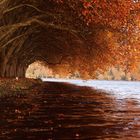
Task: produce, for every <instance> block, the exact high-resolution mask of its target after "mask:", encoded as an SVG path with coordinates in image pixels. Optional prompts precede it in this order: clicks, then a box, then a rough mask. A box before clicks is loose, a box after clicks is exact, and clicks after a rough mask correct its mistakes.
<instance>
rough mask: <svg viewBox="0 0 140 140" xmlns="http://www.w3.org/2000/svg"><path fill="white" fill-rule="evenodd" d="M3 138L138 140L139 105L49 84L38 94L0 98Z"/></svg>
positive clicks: (113, 97) (0, 128) (69, 87)
mask: <svg viewBox="0 0 140 140" xmlns="http://www.w3.org/2000/svg"><path fill="white" fill-rule="evenodd" d="M116 94H117V93H116ZM134 94H135V93H134ZM137 94H138V93H137ZM135 97H136V96H135ZM2 138H3V139H8V138H9V139H10V138H12V139H17V140H19V139H37V140H40V139H41V140H46V139H48V140H49V139H50V140H51V139H52V140H57V139H59V140H63V139H72V140H73V139H104V140H110V139H111V140H118V139H120V140H139V139H140V102H139V100H138V99H136V98H134V97H133V98H131V97H130V96H129V98H128V97H126V98H116V96H115V93H113V94H110V93H103V92H100V91H98V92H97V91H95V90H93V89H91V88H88V87H80V86H75V85H72V84H67V83H53V82H49V83H46V86H45V88H44V89H43V91H42V92H39V93H30V94H20V95H19V96H10V97H1V98H0V139H2Z"/></svg>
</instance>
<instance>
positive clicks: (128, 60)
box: [0, 0, 140, 77]
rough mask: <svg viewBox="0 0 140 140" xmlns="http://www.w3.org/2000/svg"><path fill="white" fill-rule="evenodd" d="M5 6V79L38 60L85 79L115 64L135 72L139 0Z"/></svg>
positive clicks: (1, 30)
mask: <svg viewBox="0 0 140 140" xmlns="http://www.w3.org/2000/svg"><path fill="white" fill-rule="evenodd" d="M0 6H1V9H0V17H1V21H0V48H1V53H2V54H1V56H2V64H1V65H2V67H1V71H2V75H3V76H4V75H5V73H7V72H5V71H8V69H9V67H10V69H14V70H15V69H16V70H17V69H18V68H15V67H19V66H18V65H19V64H20V65H22V66H23V68H24V69H26V68H27V66H28V65H29V64H31V63H32V62H34V61H36V60H38V59H39V60H41V61H45V62H46V63H47V64H48V65H49V66H50V67H51V68H52V67H54V68H53V69H54V71H60V72H61V71H63V72H64V71H68V73H72V72H74V71H79V72H80V73H81V74H82V75H84V77H92V76H93V75H94V73H95V71H102V70H105V69H106V68H107V67H110V66H114V65H121V66H122V67H123V68H124V69H125V70H127V71H130V70H132V69H133V68H135V67H136V65H137V63H138V62H139V60H140V2H139V1H136V0H102V1H101V0H47V1H44V0H14V1H13V0H4V1H2V2H1V3H0ZM31 46H32V47H31ZM43 46H44V47H43ZM44 49H45V50H46V51H43V50H44ZM23 54H24V55H23ZM3 60H4V61H3ZM15 63H17V64H16V65H14V68H11V66H12V64H15ZM3 66H5V67H3ZM7 66H8V68H7ZM62 69H64V70H62ZM16 73H17V72H15V75H16ZM93 77H94V76H93Z"/></svg>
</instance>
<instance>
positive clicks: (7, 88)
mask: <svg viewBox="0 0 140 140" xmlns="http://www.w3.org/2000/svg"><path fill="white" fill-rule="evenodd" d="M41 84H43V82H42V81H41V80H35V79H27V78H19V79H15V78H0V96H5V95H7V94H9V95H10V94H15V93H21V92H30V91H31V90H33V89H34V88H35V87H39V85H41Z"/></svg>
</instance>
